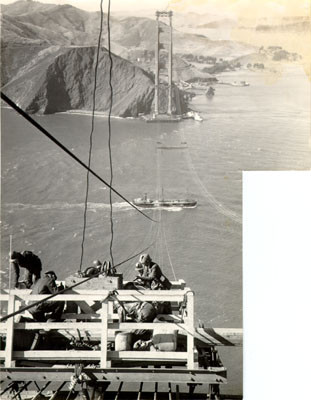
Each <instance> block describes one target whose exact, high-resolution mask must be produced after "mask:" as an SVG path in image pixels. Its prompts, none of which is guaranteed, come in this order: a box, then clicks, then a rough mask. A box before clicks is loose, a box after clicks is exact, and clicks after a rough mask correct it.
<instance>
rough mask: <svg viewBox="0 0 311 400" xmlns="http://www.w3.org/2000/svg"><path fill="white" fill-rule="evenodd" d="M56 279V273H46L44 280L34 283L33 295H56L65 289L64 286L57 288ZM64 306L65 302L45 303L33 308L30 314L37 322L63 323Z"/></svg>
mask: <svg viewBox="0 0 311 400" xmlns="http://www.w3.org/2000/svg"><path fill="white" fill-rule="evenodd" d="M56 279H57V276H56V274H55V272H54V271H48V272H46V273H45V274H44V276H43V277H42V278H40V279H39V280H37V281H36V282H35V283H34V285H33V288H32V291H31V294H54V293H57V292H59V291H60V290H62V289H64V287H63V286H62V285H60V286H57V284H56ZM34 303H35V302H34ZM64 306H65V303H64V302H63V301H45V302H43V303H40V304H38V305H37V306H34V307H33V308H31V309H30V310H29V312H30V314H31V315H32V317H33V319H34V320H35V321H38V322H46V321H49V322H57V321H61V315H62V313H63V310H64Z"/></svg>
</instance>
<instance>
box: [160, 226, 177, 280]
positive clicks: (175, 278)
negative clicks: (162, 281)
mask: <svg viewBox="0 0 311 400" xmlns="http://www.w3.org/2000/svg"><path fill="white" fill-rule="evenodd" d="M163 237H164V243H165V248H166V252H167V255H168V260H169V262H170V266H171V269H172V272H173V276H174V280H175V281H177V277H176V274H175V269H174V266H173V263H172V260H171V256H170V253H169V250H168V245H167V239H166V233H165V229H164V228H163Z"/></svg>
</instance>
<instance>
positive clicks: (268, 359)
mask: <svg viewBox="0 0 311 400" xmlns="http://www.w3.org/2000/svg"><path fill="white" fill-rule="evenodd" d="M310 208H311V172H310V171H288V172H244V173H243V304H244V308H243V311H244V324H243V327H244V399H245V400H263V399H264V400H270V399H273V400H275V399H282V400H287V399H291V400H292V399H298V398H301V399H306V398H311V397H310V396H311V394H310V393H311V375H310V373H311V323H310V321H311V311H310V306H311V279H310V278H311V273H310V270H311V210H310Z"/></svg>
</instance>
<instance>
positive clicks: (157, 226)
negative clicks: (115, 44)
mask: <svg viewBox="0 0 311 400" xmlns="http://www.w3.org/2000/svg"><path fill="white" fill-rule="evenodd" d="M222 80H224V81H228V82H232V81H239V80H247V81H248V82H249V83H250V86H247V87H237V86H228V85H216V86H215V88H216V93H215V96H214V97H213V98H212V99H209V98H207V97H206V96H205V94H204V92H198V93H197V96H196V97H195V98H194V99H193V101H192V104H191V106H192V108H194V109H196V110H197V111H199V113H200V115H201V116H202V117H203V121H202V122H199V121H194V120H184V121H182V122H179V123H157V124H156V123H154V124H153V123H150V124H147V123H146V122H144V121H141V120H135V119H112V139H111V144H112V163H113V187H114V188H115V189H116V190H118V191H119V192H120V193H122V195H123V196H124V197H126V198H127V199H129V200H131V201H132V200H133V199H134V198H136V197H140V196H142V195H143V194H144V193H148V196H149V197H151V198H157V197H159V196H161V195H162V193H163V196H164V197H165V198H185V197H187V198H195V199H196V200H197V201H198V205H197V207H195V208H191V209H182V208H178V207H173V208H171V209H157V210H152V209H150V210H144V212H145V213H146V214H147V215H148V216H150V217H151V218H153V219H155V220H157V221H158V222H157V223H154V222H152V221H150V220H148V219H147V218H145V217H144V216H143V215H141V214H139V213H138V212H137V211H136V210H134V209H133V208H132V207H131V206H130V205H129V204H127V203H126V202H125V201H124V200H123V199H120V198H119V197H118V196H117V195H115V194H113V195H112V199H113V232H114V240H113V246H112V250H113V256H114V261H115V263H119V262H121V261H123V260H125V259H127V258H128V257H130V256H131V255H134V254H136V253H138V252H141V251H142V250H145V251H147V252H148V253H149V254H150V255H151V257H152V258H153V259H154V260H155V261H156V262H158V263H159V264H160V266H161V268H162V270H163V272H164V273H165V274H166V275H167V277H168V278H169V279H171V280H173V279H175V277H176V278H177V279H184V280H185V281H186V283H187V285H188V286H189V287H191V288H192V289H193V290H194V292H195V319H196V322H197V323H198V321H199V320H201V321H202V322H204V324H205V326H206V327H209V326H211V327H216V328H217V327H223V328H225V327H228V328H239V327H242V325H243V312H242V304H243V303H242V171H243V170H247V171H249V170H305V169H310V167H311V140H310V109H311V108H310V82H309V80H308V79H307V77H306V75H305V74H304V72H303V70H302V69H301V68H299V67H298V66H286V67H285V68H284V71H283V74H282V75H281V76H279V77H278V79H276V80H275V81H274V82H267V81H266V78H265V75H264V74H262V73H254V72H251V71H239V72H231V73H225V74H223V75H222ZM34 118H35V119H36V120H37V121H38V122H39V123H40V124H41V125H42V126H43V127H44V128H46V129H47V130H48V131H49V132H51V133H52V134H53V135H55V136H56V137H57V139H58V140H60V141H61V142H62V143H63V144H64V145H65V146H67V147H68V148H69V149H70V150H71V151H72V152H73V153H74V154H75V155H76V156H78V157H79V158H81V160H83V161H84V162H85V163H87V160H88V150H89V135H90V130H91V116H90V115H85V114H84V115H83V114H79V113H77V114H65V113H64V114H56V115H45V116H35V117H34ZM1 127H2V157H1V168H2V175H1V176H2V198H1V201H2V209H1V211H2V218H1V219H2V221H1V222H2V241H1V284H2V287H7V285H8V271H9V259H8V252H9V235H10V234H11V235H13V249H15V250H18V251H22V250H26V249H27V250H33V251H34V252H35V253H36V254H38V255H39V256H40V258H41V260H42V263H43V269H44V270H50V269H53V270H54V271H55V272H56V273H57V275H58V279H65V278H66V276H68V275H69V274H72V273H74V272H76V271H77V270H78V269H79V267H80V261H81V242H82V231H83V215H84V201H85V195H86V171H85V170H84V169H83V168H82V167H80V166H79V165H78V164H77V163H76V162H75V161H74V160H72V159H70V158H69V157H68V156H67V155H66V154H65V153H64V152H62V151H61V150H60V149H59V148H58V147H56V146H55V144H53V143H52V142H50V141H49V140H48V139H47V138H45V137H44V136H43V135H42V134H41V133H39V132H38V131H37V130H36V129H35V128H34V127H32V126H31V125H30V124H29V123H28V122H26V121H25V120H24V119H23V118H22V117H20V116H18V115H17V114H16V113H15V111H13V110H10V109H8V108H2V126H1ZM162 144H163V145H164V146H166V147H169V146H180V145H181V144H182V145H181V146H180V147H183V148H180V149H161V148H158V147H161V145H162ZM91 167H92V168H93V169H94V170H95V171H96V172H97V173H98V174H99V175H100V176H102V177H103V178H104V179H105V180H106V181H107V182H109V179H110V168H109V153H108V124H107V118H106V117H101V116H96V117H95V126H94V133H93V151H92V161H91ZM110 238H111V225H110V205H109V188H107V186H106V185H105V184H103V183H102V182H99V181H98V180H96V178H94V177H92V176H90V185H89V198H88V211H87V226H86V238H85V243H84V256H83V262H82V268H83V269H84V268H86V267H88V266H90V265H91V264H92V261H93V260H95V259H100V260H102V261H103V260H105V259H109V257H110V255H109V246H110ZM258 251H260V249H258ZM137 258H138V257H137ZM137 258H136V259H133V260H131V261H128V262H126V263H124V264H122V265H121V266H120V267H119V270H120V271H122V272H123V273H124V278H125V279H132V278H133V277H134V276H135V271H134V265H135V262H136V261H137ZM244 306H247V305H244ZM221 357H222V360H223V362H224V365H225V366H226V367H227V368H228V385H227V387H226V388H224V389H223V390H222V391H223V392H225V393H226V392H228V393H232V394H238V393H242V370H243V369H242V349H238V348H231V349H223V350H221Z"/></svg>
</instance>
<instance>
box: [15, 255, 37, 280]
mask: <svg viewBox="0 0 311 400" xmlns="http://www.w3.org/2000/svg"><path fill="white" fill-rule="evenodd" d="M21 256H22V257H20V258H19V260H18V261H17V260H15V261H14V262H13V263H12V264H13V267H14V273H15V286H16V285H17V284H18V280H19V276H20V268H25V269H26V270H27V276H26V280H27V281H29V283H30V284H31V283H32V275H34V276H35V279H39V278H40V272H41V270H42V263H41V260H40V258H39V257H38V256H36V255H35V254H34V253H33V252H32V251H24V252H23V253H21Z"/></svg>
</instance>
